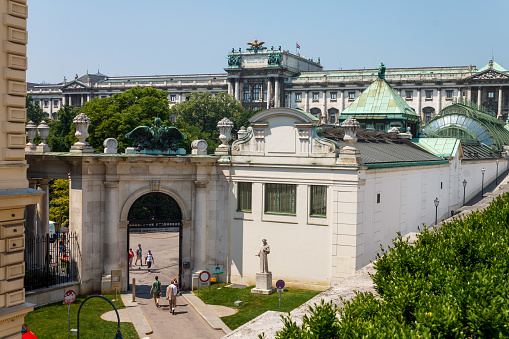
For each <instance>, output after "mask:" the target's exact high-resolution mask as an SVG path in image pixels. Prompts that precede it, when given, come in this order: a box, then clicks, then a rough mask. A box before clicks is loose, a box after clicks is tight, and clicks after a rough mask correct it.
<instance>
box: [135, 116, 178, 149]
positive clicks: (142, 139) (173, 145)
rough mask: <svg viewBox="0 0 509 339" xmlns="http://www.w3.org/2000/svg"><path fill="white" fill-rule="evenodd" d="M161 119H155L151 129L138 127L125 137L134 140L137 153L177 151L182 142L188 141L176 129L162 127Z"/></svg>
mask: <svg viewBox="0 0 509 339" xmlns="http://www.w3.org/2000/svg"><path fill="white" fill-rule="evenodd" d="M159 125H161V119H160V118H159V117H157V118H155V119H154V123H153V124H152V126H151V127H147V126H138V127H136V128H135V129H133V130H132V131H131V132H129V133H127V134H126V135H125V137H126V138H128V139H132V140H134V142H133V146H134V147H135V149H136V150H137V151H142V150H150V151H155V150H158V151H162V152H166V151H168V150H172V151H176V150H177V149H178V148H179V145H180V142H181V141H182V140H185V139H187V137H186V136H185V135H184V134H182V132H180V131H179V130H178V129H177V128H176V127H173V126H170V127H167V126H164V125H163V126H161V127H159Z"/></svg>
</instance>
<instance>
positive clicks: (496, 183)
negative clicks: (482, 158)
mask: <svg viewBox="0 0 509 339" xmlns="http://www.w3.org/2000/svg"><path fill="white" fill-rule="evenodd" d="M495 185H497V186H498V159H497V175H496V177H495Z"/></svg>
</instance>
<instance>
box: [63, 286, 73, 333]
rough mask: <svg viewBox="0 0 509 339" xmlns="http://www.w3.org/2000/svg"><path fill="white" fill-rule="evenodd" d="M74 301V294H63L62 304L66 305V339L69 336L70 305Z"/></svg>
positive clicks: (71, 291) (69, 292)
mask: <svg viewBox="0 0 509 339" xmlns="http://www.w3.org/2000/svg"><path fill="white" fill-rule="evenodd" d="M75 301H76V293H75V292H74V291H73V290H69V291H67V292H65V294H64V304H67V339H69V338H70V336H71V305H72V304H73V303H74V302H75Z"/></svg>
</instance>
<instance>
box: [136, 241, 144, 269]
mask: <svg viewBox="0 0 509 339" xmlns="http://www.w3.org/2000/svg"><path fill="white" fill-rule="evenodd" d="M142 254H143V253H142V250H141V244H138V248H137V249H136V261H135V262H134V266H136V264H137V263H138V260H139V261H140V266H143V259H142V258H143V257H142ZM138 268H140V267H138Z"/></svg>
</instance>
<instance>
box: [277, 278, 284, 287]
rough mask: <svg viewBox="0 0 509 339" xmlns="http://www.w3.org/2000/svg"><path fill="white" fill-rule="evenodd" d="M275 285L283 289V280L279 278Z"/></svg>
mask: <svg viewBox="0 0 509 339" xmlns="http://www.w3.org/2000/svg"><path fill="white" fill-rule="evenodd" d="M276 287H277V288H279V289H283V288H284V287H285V282H284V281H283V280H281V279H280V280H278V281H276Z"/></svg>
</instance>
